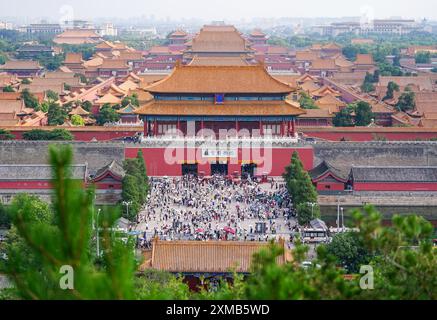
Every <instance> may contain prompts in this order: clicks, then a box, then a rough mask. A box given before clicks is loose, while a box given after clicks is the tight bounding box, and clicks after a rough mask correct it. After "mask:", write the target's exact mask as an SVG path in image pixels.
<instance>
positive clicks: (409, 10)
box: [0, 0, 437, 20]
mask: <svg viewBox="0 0 437 320" xmlns="http://www.w3.org/2000/svg"><path fill="white" fill-rule="evenodd" d="M363 13H366V14H367V15H371V16H372V15H373V16H375V17H376V18H386V17H391V16H403V17H410V18H424V17H426V18H430V19H437V1H436V0H413V1H412V0H364V1H356V0H299V1H297V0H12V1H7V0H0V16H12V17H26V16H28V17H42V16H44V17H50V18H51V19H53V20H60V19H61V17H63V16H73V17H74V18H78V19H80V18H96V17H120V18H128V17H134V16H141V15H146V16H150V15H155V16H156V17H157V18H166V17H169V18H174V19H179V18H193V17H198V18H201V19H207V20H239V19H251V18H253V17H264V18H269V17H342V16H362V15H363Z"/></svg>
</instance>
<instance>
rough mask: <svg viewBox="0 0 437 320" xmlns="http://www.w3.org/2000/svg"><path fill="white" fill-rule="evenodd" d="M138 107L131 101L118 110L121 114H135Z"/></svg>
mask: <svg viewBox="0 0 437 320" xmlns="http://www.w3.org/2000/svg"><path fill="white" fill-rule="evenodd" d="M137 109H138V108H136V107H135V106H133V105H132V104H131V103H129V104H128V105H127V106H126V107H124V108H123V109H120V110H118V111H117V113H119V114H135V111H136V110H137Z"/></svg>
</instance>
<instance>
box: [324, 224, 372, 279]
mask: <svg viewBox="0 0 437 320" xmlns="http://www.w3.org/2000/svg"><path fill="white" fill-rule="evenodd" d="M327 250H328V253H329V254H331V255H333V256H335V257H336V258H337V261H339V262H340V264H341V266H342V267H344V268H345V269H346V270H347V271H348V272H349V273H359V271H360V266H362V265H367V264H369V262H370V260H371V255H370V253H369V252H368V251H367V249H366V248H365V246H364V244H363V241H362V239H360V238H359V237H358V235H357V233H356V232H345V233H339V234H336V235H335V236H334V237H333V239H332V242H331V243H330V244H328V245H327Z"/></svg>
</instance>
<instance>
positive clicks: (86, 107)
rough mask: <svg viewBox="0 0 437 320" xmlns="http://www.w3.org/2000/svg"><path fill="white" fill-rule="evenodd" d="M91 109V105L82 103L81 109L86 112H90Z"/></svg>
mask: <svg viewBox="0 0 437 320" xmlns="http://www.w3.org/2000/svg"><path fill="white" fill-rule="evenodd" d="M92 107H93V104H92V103H91V102H89V101H84V102H82V108H83V109H84V110H86V111H88V112H90V111H91V108H92Z"/></svg>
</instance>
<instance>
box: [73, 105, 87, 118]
mask: <svg viewBox="0 0 437 320" xmlns="http://www.w3.org/2000/svg"><path fill="white" fill-rule="evenodd" d="M89 114H90V113H89V112H88V111H86V110H85V109H84V108H82V107H81V106H78V107H76V108H74V109H73V110H71V112H70V113H69V115H70V116H74V115H79V116H88V115H89Z"/></svg>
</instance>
